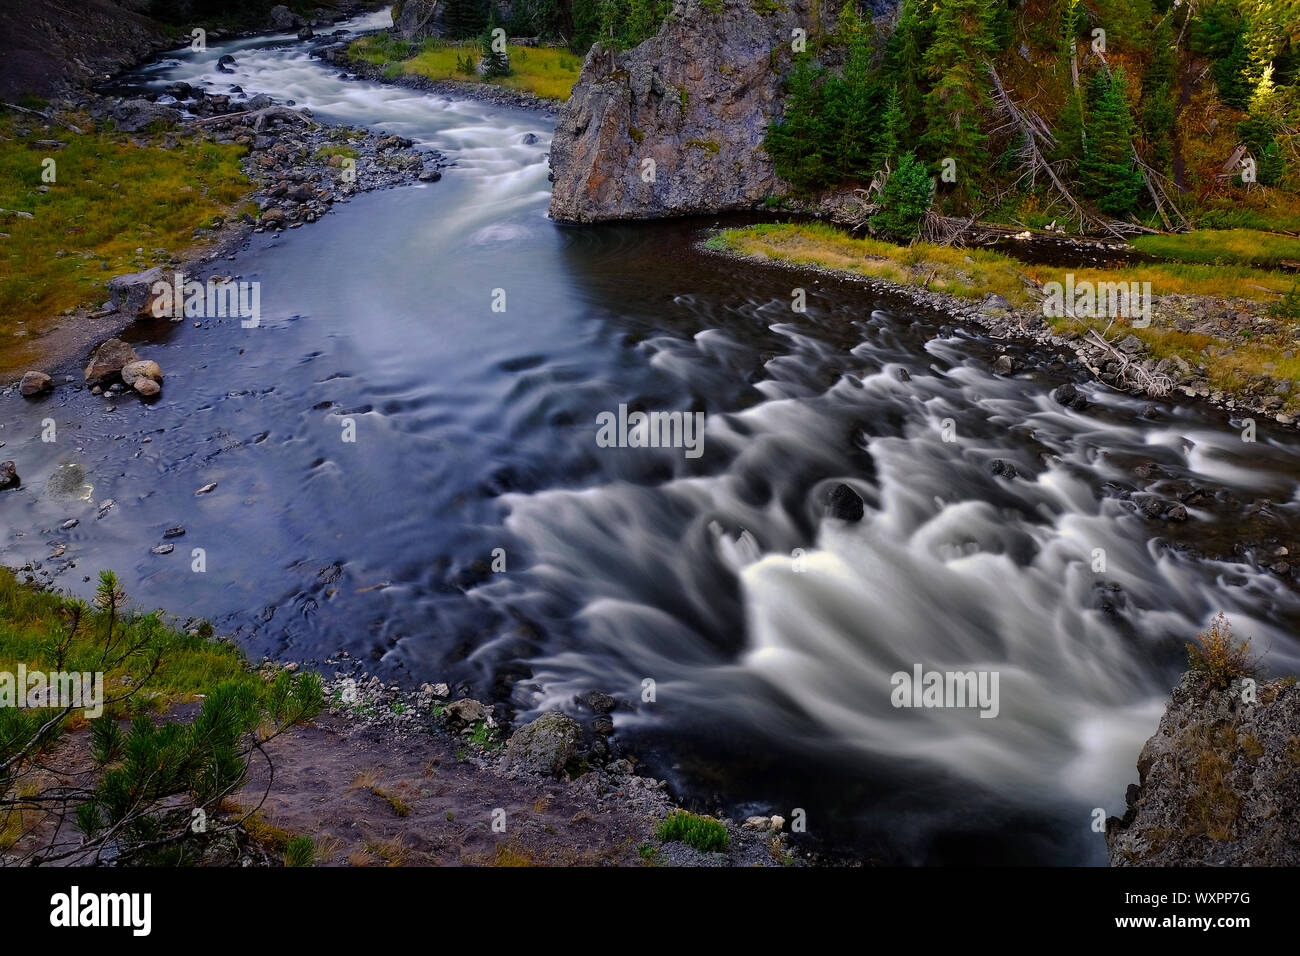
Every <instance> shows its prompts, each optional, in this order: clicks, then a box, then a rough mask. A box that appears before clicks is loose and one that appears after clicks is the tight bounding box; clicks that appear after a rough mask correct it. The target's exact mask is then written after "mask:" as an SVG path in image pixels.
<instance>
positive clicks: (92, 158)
mask: <svg viewBox="0 0 1300 956" xmlns="http://www.w3.org/2000/svg"><path fill="white" fill-rule="evenodd" d="M63 118H64V119H65V120H67V121H68V122H71V123H72V124H73V125H75V126H76V127H77V128H78V129H81V130H83V132H82V133H80V134H78V133H74V132H73V131H71V130H69V129H67V128H66V127H64V126H61V125H58V124H55V123H46V122H43V121H42V120H40V119H38V118H36V117H31V116H26V115H22V114H15V113H11V112H7V111H4V112H0V209H4V210H5V212H0V342H3V343H4V348H3V352H5V353H6V354H8V353H10V352H12V351H15V350H18V349H21V343H16V342H14V339H15V338H18V339H21V338H24V337H25V336H26V335H36V334H39V333H40V332H41V331H42V329H43V328H44V327H45V326H46V325H47V323H50V321H51V319H52V317H54V316H56V315H57V314H58V313H61V312H65V311H67V310H71V309H75V308H78V307H82V306H97V305H99V304H100V303H101V302H103V301H104V299H105V298H106V297H107V296H106V294H105V293H104V291H103V288H102V286H103V284H104V283H105V282H106V281H107V280H108V279H109V278H111V277H112V276H114V275H117V274H119V273H123V272H132V271H135V270H138V269H144V268H148V267H149V266H151V265H154V264H156V263H158V262H160V261H166V260H167V259H169V258H170V257H171V256H172V255H174V254H180V253H181V252H183V251H187V250H189V249H191V248H192V247H194V246H195V245H196V244H198V243H199V242H201V240H202V237H201V236H196V235H195V230H196V229H199V228H200V227H205V226H212V225H214V224H216V223H218V222H219V221H220V219H221V218H222V217H226V216H229V215H230V214H231V213H232V212H233V211H235V209H236V208H237V207H238V206H239V204H240V203H241V201H242V200H243V199H244V197H245V196H246V195H247V194H248V193H249V190H250V188H251V187H250V184H249V181H248V178H247V177H246V176H245V175H244V174H243V172H242V171H241V170H240V167H239V160H240V157H241V156H243V155H244V153H245V148H244V147H242V146H222V145H218V144H215V143H210V142H203V141H201V140H199V139H197V138H187V137H186V138H181V139H180V140H179V141H177V142H175V145H172V146H170V147H164V145H163V144H164V141H165V140H167V139H168V138H169V134H166V133H154V134H148V133H140V134H134V135H131V136H127V135H125V134H121V133H117V132H115V131H112V130H111V129H105V130H94V129H92V122H91V120H90V119H89V118H88V117H85V116H66V117H63ZM47 160H52V161H53V166H51V165H50V163H49V162H47ZM51 172H52V175H53V181H48V179H49V176H50V173H51ZM4 364H8V363H4Z"/></svg>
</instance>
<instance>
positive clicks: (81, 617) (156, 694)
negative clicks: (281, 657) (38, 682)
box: [0, 568, 264, 724]
mask: <svg viewBox="0 0 1300 956" xmlns="http://www.w3.org/2000/svg"><path fill="white" fill-rule="evenodd" d="M110 620H111V622H112V627H111V629H110ZM74 624H75V626H74ZM210 636H211V629H210V628H209V627H207V626H206V625H205V626H203V627H201V628H200V633H198V634H197V635H195V634H189V633H187V632H185V631H182V630H178V629H177V628H175V627H173V626H171V625H169V624H167V623H166V622H165V621H164V620H163V619H162V618H161V617H160V616H159V615H158V614H155V613H130V612H126V611H125V610H124V609H122V608H118V609H116V611H115V612H114V611H112V610H110V609H109V608H106V607H102V606H99V605H95V604H88V603H84V602H80V601H77V600H75V599H73V598H69V597H67V596H66V595H62V594H58V593H56V592H52V591H42V590H39V589H37V588H34V587H31V586H29V585H27V584H23V583H22V582H20V581H19V580H18V579H17V578H15V577H14V575H13V573H12V572H11V571H9V570H8V569H5V568H0V671H6V672H10V673H12V672H13V671H14V670H15V668H16V667H17V666H18V665H19V664H24V665H26V667H27V668H28V669H29V670H33V669H39V670H45V671H53V670H67V671H74V670H75V671H91V672H93V671H99V670H103V666H102V664H101V661H102V659H103V657H104V649H105V646H106V640H111V641H112V642H113V646H114V647H117V648H129V647H132V646H135V645H140V646H141V648H142V649H141V652H140V653H139V654H135V655H129V656H128V657H127V659H126V660H125V661H124V662H123V663H122V665H121V666H118V667H116V668H113V669H111V670H109V671H107V672H106V673H105V675H104V685H105V690H106V692H107V696H109V697H114V696H118V695H119V694H121V693H122V691H123V689H124V688H125V687H127V686H129V685H128V684H127V683H126V680H127V679H129V680H130V684H131V685H135V684H138V683H140V681H141V680H142V679H143V678H144V676H145V675H146V674H147V673H149V672H150V671H152V673H153V676H152V677H151V678H150V679H149V680H148V684H147V687H146V689H145V691H144V692H142V693H141V694H137V695H135V696H134V697H132V698H131V700H130V701H129V702H127V703H129V705H130V708H129V709H127V710H123V711H119V716H125V715H126V714H127V713H129V712H130V709H140V707H141V706H143V705H144V704H145V703H146V702H147V704H148V706H149V707H150V708H151V709H154V710H156V711H158V712H160V713H161V712H163V711H166V710H167V709H169V708H170V707H172V706H173V705H175V704H177V703H183V702H185V701H187V700H191V699H193V698H194V697H195V695H199V694H208V693H210V692H211V691H212V690H213V689H214V688H216V686H217V685H218V684H220V683H222V682H224V681H236V682H239V683H243V684H247V685H248V686H249V687H260V686H262V685H263V683H264V682H263V681H262V680H261V678H259V677H258V676H257V675H256V674H255V673H254V672H253V671H251V670H250V669H249V667H248V662H247V661H246V660H245V659H244V657H243V655H242V653H241V652H240V651H239V649H238V648H236V647H235V646H234V645H232V644H226V643H221V642H216V641H213V640H211V639H210ZM146 646H147V647H148V648H150V649H149V650H145V649H144V648H145V647H146ZM155 650H156V653H157V657H156V666H155V657H154V653H155ZM110 656H111V655H110ZM78 719H79V718H74V719H73V722H74V724H75V723H76V722H77V720H78Z"/></svg>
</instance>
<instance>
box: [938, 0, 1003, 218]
mask: <svg viewBox="0 0 1300 956" xmlns="http://www.w3.org/2000/svg"><path fill="white" fill-rule="evenodd" d="M989 9H990V8H989V5H988V3H987V0H938V2H937V3H936V5H935V13H934V38H933V39H932V41H931V43H930V47H929V49H927V50H926V52H925V69H926V73H927V75H928V76H929V77H930V78H931V79H932V80H933V83H934V85H933V86H932V87H931V88H930V91H929V93H927V94H926V97H925V135H924V137H923V138H922V143H923V144H924V146H925V149H926V152H927V154H928V155H929V156H931V157H932V158H935V159H941V158H949V157H951V158H952V159H955V160H956V161H957V168H958V170H959V171H960V172H959V173H958V183H959V187H958V190H959V192H961V193H964V194H969V192H970V191H971V183H972V182H973V180H974V173H975V171H976V170H977V169H979V168H981V166H982V164H983V163H982V161H983V153H984V141H985V137H984V134H983V133H982V132H981V131H980V112H981V110H983V109H984V108H986V107H987V105H988V99H989V80H988V74H987V73H986V72H985V70H984V65H983V61H984V57H985V56H986V55H987V54H988V53H989V52H990V42H989V35H988V17H989Z"/></svg>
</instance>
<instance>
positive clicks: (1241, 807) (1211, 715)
mask: <svg viewBox="0 0 1300 956" xmlns="http://www.w3.org/2000/svg"><path fill="white" fill-rule="evenodd" d="M1246 689H1247V688H1246V685H1245V683H1244V682H1243V681H1241V680H1237V681H1234V682H1233V683H1232V685H1231V686H1229V687H1227V688H1226V689H1218V688H1215V687H1213V686H1211V685H1210V684H1209V683H1208V682H1207V681H1206V679H1205V678H1204V677H1203V676H1202V675H1200V674H1198V673H1196V672H1189V673H1188V674H1186V675H1184V677H1183V680H1182V682H1181V683H1180V684H1179V685H1178V686H1177V687H1176V688H1174V692H1173V695H1172V699H1171V700H1170V703H1169V706H1168V708H1167V709H1166V710H1165V714H1164V716H1163V717H1162V718H1161V719H1160V726H1159V728H1158V729H1157V730H1156V733H1155V735H1154V736H1153V737H1152V738H1151V739H1150V740H1148V741H1147V743H1146V746H1144V747H1143V748H1142V753H1141V755H1140V756H1139V757H1138V774H1139V780H1140V783H1138V784H1137V785H1131V786H1130V787H1129V790H1128V794H1127V803H1128V811H1127V812H1126V813H1125V814H1124V818H1123V819H1122V820H1121V819H1119V818H1117V817H1111V818H1110V819H1109V820H1107V821H1106V846H1107V848H1108V849H1109V852H1110V863H1111V865H1112V866H1247V865H1249V866H1297V865H1300V685H1297V684H1296V683H1295V681H1294V680H1277V681H1273V682H1271V683H1261V684H1259V686H1258V687H1257V688H1255V689H1254V693H1253V695H1251V694H1247V693H1246ZM1251 697H1253V702H1252V701H1251V700H1250V698H1251Z"/></svg>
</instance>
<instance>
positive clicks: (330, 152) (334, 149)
mask: <svg viewBox="0 0 1300 956" xmlns="http://www.w3.org/2000/svg"><path fill="white" fill-rule="evenodd" d="M360 155H361V154H360V153H358V152H357V151H356V150H355V149H353V148H352V147H351V146H347V145H343V146H322V147H321V148H320V149H318V150H316V152H315V153H313V154H312V159H316V160H322V159H329V158H330V157H331V156H343V157H346V158H347V159H356V158H357V157H359V156H360Z"/></svg>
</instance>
